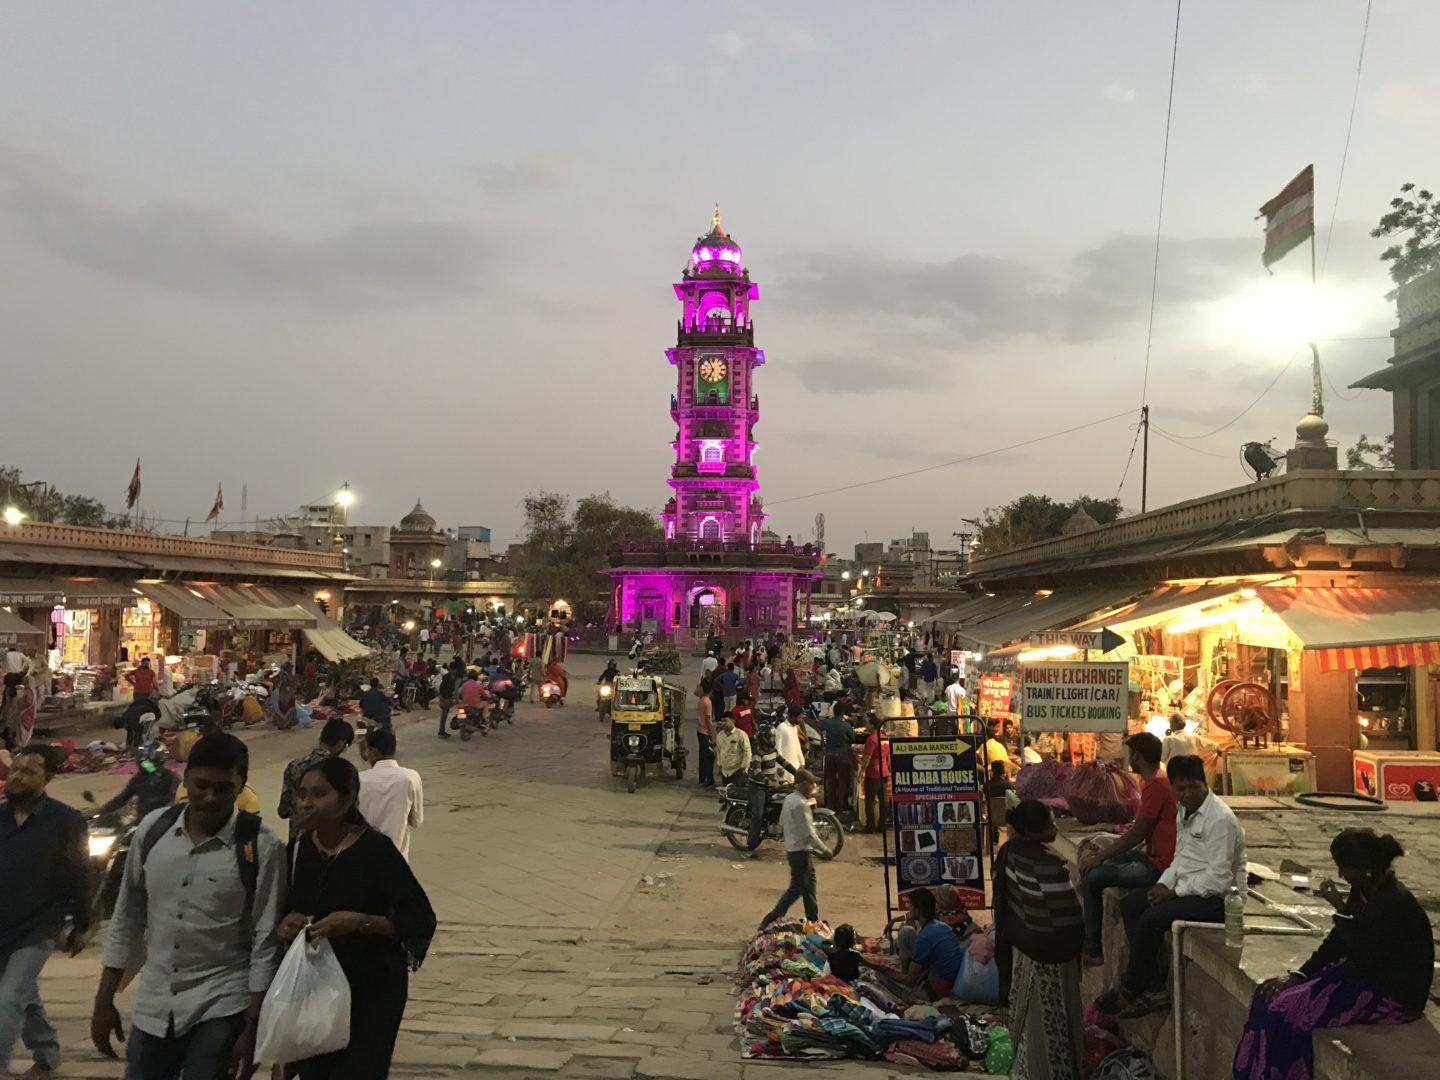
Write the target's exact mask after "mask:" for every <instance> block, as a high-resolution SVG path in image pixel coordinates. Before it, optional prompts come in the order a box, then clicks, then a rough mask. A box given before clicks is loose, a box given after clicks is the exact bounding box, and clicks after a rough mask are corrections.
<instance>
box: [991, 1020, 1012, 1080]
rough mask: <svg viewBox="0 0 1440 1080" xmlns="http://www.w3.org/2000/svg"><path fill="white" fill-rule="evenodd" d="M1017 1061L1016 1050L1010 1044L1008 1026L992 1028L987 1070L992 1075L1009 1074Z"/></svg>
mask: <svg viewBox="0 0 1440 1080" xmlns="http://www.w3.org/2000/svg"><path fill="white" fill-rule="evenodd" d="M1014 1062H1015V1050H1014V1048H1013V1047H1012V1046H1011V1045H1010V1032H1009V1030H1008V1029H1007V1028H1003V1027H992V1028H991V1029H990V1046H989V1048H988V1049H987V1050H986V1051H985V1071H986V1072H987V1073H989V1074H990V1075H991V1076H1009V1075H1010V1066H1011V1065H1013V1064H1014Z"/></svg>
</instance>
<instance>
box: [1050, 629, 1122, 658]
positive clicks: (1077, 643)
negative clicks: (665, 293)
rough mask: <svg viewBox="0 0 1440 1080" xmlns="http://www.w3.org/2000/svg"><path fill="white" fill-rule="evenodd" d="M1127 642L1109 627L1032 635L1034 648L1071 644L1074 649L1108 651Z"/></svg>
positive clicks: (1051, 631)
mask: <svg viewBox="0 0 1440 1080" xmlns="http://www.w3.org/2000/svg"><path fill="white" fill-rule="evenodd" d="M1124 644H1125V639H1124V638H1123V637H1121V636H1120V635H1119V634H1117V633H1115V631H1114V630H1111V629H1109V628H1108V627H1106V628H1102V629H1100V630H1045V631H1042V632H1040V633H1038V634H1031V635H1030V647H1031V648H1032V649H1053V648H1055V647H1057V646H1059V647H1062V648H1063V647H1065V646H1069V647H1070V648H1072V649H1094V650H1096V651H1097V652H1102V653H1107V652H1109V651H1110V650H1111V649H1118V648H1119V647H1120V646H1121V645H1124Z"/></svg>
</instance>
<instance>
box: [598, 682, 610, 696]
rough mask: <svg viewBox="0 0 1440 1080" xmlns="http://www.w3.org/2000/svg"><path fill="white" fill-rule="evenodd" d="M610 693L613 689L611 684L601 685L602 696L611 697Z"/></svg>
mask: <svg viewBox="0 0 1440 1080" xmlns="http://www.w3.org/2000/svg"><path fill="white" fill-rule="evenodd" d="M610 693H611V690H610V686H609V684H608V683H607V684H606V685H605V686H602V687H600V696H601V697H609V696H610Z"/></svg>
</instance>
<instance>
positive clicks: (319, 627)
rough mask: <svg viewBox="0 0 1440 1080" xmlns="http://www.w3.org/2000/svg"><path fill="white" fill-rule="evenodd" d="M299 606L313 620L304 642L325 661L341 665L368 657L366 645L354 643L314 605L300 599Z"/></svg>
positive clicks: (306, 631)
mask: <svg viewBox="0 0 1440 1080" xmlns="http://www.w3.org/2000/svg"><path fill="white" fill-rule="evenodd" d="M300 606H301V607H303V608H304V609H305V611H306V612H308V613H309V614H310V616H311V617H312V618H314V620H315V625H314V626H313V627H306V629H305V640H306V641H308V642H309V643H310V646H311V648H313V649H314V650H315V651H316V652H318V653H319V654H320V655H321V656H323V657H324V658H325V659H326V660H329V661H331V662H333V663H343V662H344V661H346V660H360V659H362V658H364V657H367V656H369V655H370V651H371V650H370V647H369V646H368V645H362V644H361V643H360V642H358V641H356V640H355V639H354V638H353V637H351V636H350V635H349V634H347V633H346V632H345V631H344V630H342V629H341V628H340V624H339V623H337V622H336V621H335V620H334V619H332V618H330V616H329V615H326V614H325V613H324V612H323V611H321V610H320V608H319V607H317V606H316V605H315V604H313V603H311V602H310V601H309V600H306V599H304V598H303V597H302V598H301V599H300Z"/></svg>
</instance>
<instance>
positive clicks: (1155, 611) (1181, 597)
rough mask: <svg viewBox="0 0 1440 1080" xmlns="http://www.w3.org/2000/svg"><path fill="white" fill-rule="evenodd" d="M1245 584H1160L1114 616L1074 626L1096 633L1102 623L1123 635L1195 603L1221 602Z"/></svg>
mask: <svg viewBox="0 0 1440 1080" xmlns="http://www.w3.org/2000/svg"><path fill="white" fill-rule="evenodd" d="M1248 587H1249V586H1247V585H1238V584H1236V583H1234V582H1230V583H1228V584H1223V585H1221V584H1209V583H1207V584H1204V585H1163V586H1161V587H1160V588H1158V589H1155V590H1153V591H1151V592H1150V593H1149V594H1147V595H1145V596H1142V597H1141V598H1140V599H1139V600H1137V601H1135V603H1134V604H1133V605H1131V606H1130V607H1128V608H1126V609H1125V610H1124V611H1119V612H1116V613H1115V615H1114V616H1112V617H1111V618H1108V619H1103V620H1100V621H1095V622H1089V623H1086V624H1085V625H1083V626H1080V627H1076V629H1080V630H1098V629H1099V628H1100V623H1101V622H1103V623H1104V624H1105V625H1106V626H1108V627H1109V628H1110V629H1111V630H1115V631H1117V632H1119V633H1125V632H1127V631H1130V630H1137V629H1141V628H1143V627H1146V626H1149V625H1150V624H1151V623H1154V622H1158V621H1159V620H1160V619H1162V618H1164V617H1165V616H1167V615H1172V614H1174V613H1175V612H1177V611H1183V610H1184V609H1185V608H1188V607H1193V606H1195V605H1196V604H1208V603H1213V602H1215V601H1217V600H1224V599H1225V598H1226V597H1228V596H1233V595H1235V594H1236V593H1238V592H1239V591H1240V590H1241V589H1242V588H1248Z"/></svg>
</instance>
